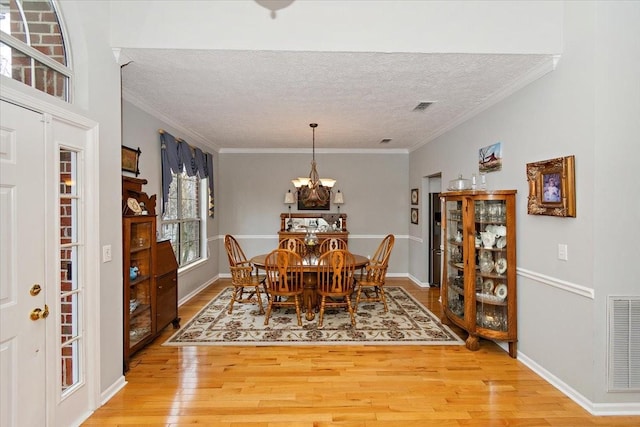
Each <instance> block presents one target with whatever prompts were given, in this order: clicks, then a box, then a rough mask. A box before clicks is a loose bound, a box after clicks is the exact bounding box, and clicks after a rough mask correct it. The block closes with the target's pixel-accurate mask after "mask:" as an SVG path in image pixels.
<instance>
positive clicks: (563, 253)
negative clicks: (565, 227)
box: [558, 243, 569, 261]
mask: <svg viewBox="0 0 640 427" xmlns="http://www.w3.org/2000/svg"><path fill="white" fill-rule="evenodd" d="M558 259H559V260H562V261H568V260H569V249H568V247H567V245H565V244H563V243H559V244H558Z"/></svg>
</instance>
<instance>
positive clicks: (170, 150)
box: [160, 131, 213, 214]
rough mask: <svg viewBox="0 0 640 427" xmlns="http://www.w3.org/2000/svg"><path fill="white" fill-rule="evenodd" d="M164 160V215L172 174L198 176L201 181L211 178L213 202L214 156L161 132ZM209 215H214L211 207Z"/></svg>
mask: <svg viewBox="0 0 640 427" xmlns="http://www.w3.org/2000/svg"><path fill="white" fill-rule="evenodd" d="M160 147H161V150H162V152H161V158H162V213H163V214H164V212H165V207H166V204H167V198H168V197H169V187H170V186H171V173H172V172H173V173H176V174H178V173H181V172H182V171H185V172H186V173H187V175H188V176H195V175H198V177H199V178H200V179H204V178H209V199H210V200H213V155H211V154H210V153H204V152H202V150H201V149H199V148H197V147H191V146H190V145H189V144H187V142H186V141H184V140H182V139H176V138H174V137H173V135H171V134H170V133H167V132H165V131H160ZM209 213H210V214H212V213H213V212H212V208H211V207H210V209H209Z"/></svg>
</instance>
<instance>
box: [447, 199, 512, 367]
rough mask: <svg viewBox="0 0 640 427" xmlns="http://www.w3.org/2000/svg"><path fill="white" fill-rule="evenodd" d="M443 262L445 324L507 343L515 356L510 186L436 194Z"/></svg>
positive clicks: (473, 342)
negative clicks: (439, 207) (441, 229)
mask: <svg viewBox="0 0 640 427" xmlns="http://www.w3.org/2000/svg"><path fill="white" fill-rule="evenodd" d="M440 197H441V200H442V203H443V207H442V209H443V210H442V215H443V221H442V224H443V236H444V248H445V250H444V266H443V284H444V286H442V287H441V298H442V305H443V311H444V318H443V321H444V323H453V324H455V325H458V326H459V327H461V328H463V329H464V330H466V331H467V332H468V333H469V337H468V338H467V341H466V346H467V348H468V349H469V350H478V349H479V348H480V342H479V339H480V338H486V339H490V340H494V341H506V342H508V345H509V355H510V356H511V357H514V358H515V357H516V343H517V315H516V314H517V312H516V310H517V307H516V224H515V198H516V191H515V190H499V191H452V192H446V193H441V194H440Z"/></svg>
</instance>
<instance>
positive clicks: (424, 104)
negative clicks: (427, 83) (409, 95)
mask: <svg viewBox="0 0 640 427" xmlns="http://www.w3.org/2000/svg"><path fill="white" fill-rule="evenodd" d="M431 104H433V102H421V103H419V104H418V105H416V106H415V108H414V109H413V111H424V110H426V109H427V108H429V106H430V105H431Z"/></svg>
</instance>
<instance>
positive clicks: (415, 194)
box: [411, 188, 420, 205]
mask: <svg viewBox="0 0 640 427" xmlns="http://www.w3.org/2000/svg"><path fill="white" fill-rule="evenodd" d="M419 201H420V193H419V192H418V189H417V188H412V189H411V204H412V205H417V204H418V202H419Z"/></svg>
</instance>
